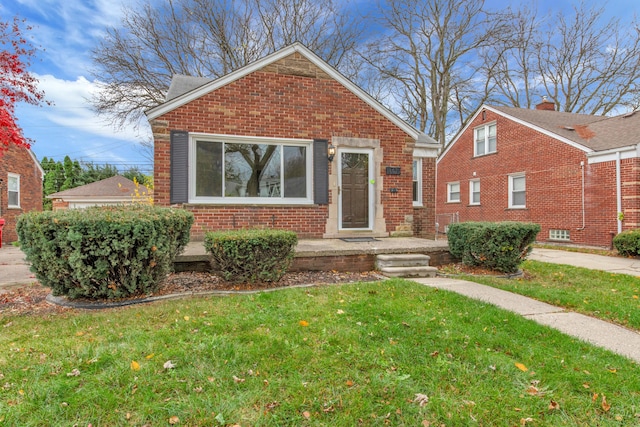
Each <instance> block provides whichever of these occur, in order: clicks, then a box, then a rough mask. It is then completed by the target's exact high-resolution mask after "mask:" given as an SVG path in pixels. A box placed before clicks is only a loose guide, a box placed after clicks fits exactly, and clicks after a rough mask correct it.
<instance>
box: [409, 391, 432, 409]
mask: <svg viewBox="0 0 640 427" xmlns="http://www.w3.org/2000/svg"><path fill="white" fill-rule="evenodd" d="M413 401H414V402H415V403H417V404H419V405H420V406H424V405H426V404H427V403H429V396H427V395H426V394H422V393H416V397H415V399H413Z"/></svg>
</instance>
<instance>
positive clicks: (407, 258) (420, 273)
mask: <svg viewBox="0 0 640 427" xmlns="http://www.w3.org/2000/svg"><path fill="white" fill-rule="evenodd" d="M430 259H431V257H430V256H429V255H423V254H381V255H377V256H376V267H377V268H378V270H380V272H381V273H382V274H383V275H385V276H387V277H405V278H411V277H436V273H437V272H438V269H437V268H436V267H430V266H429V260H430Z"/></svg>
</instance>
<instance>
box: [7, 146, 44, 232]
mask: <svg viewBox="0 0 640 427" xmlns="http://www.w3.org/2000/svg"><path fill="white" fill-rule="evenodd" d="M9 173H12V174H16V175H20V208H9V201H8V198H9V194H8V188H7V182H8V174H9ZM0 179H2V183H1V184H0V218H4V220H5V225H4V229H3V232H2V241H3V243H10V242H14V241H16V240H18V235H17V234H16V220H17V218H18V217H19V216H20V215H21V214H23V213H25V212H29V211H32V210H36V211H41V210H42V174H41V172H40V169H39V168H38V165H37V163H36V162H35V161H34V159H33V158H32V157H31V154H30V153H29V151H28V150H27V149H25V148H22V147H16V146H13V145H10V146H9V147H8V148H7V149H6V150H4V151H0Z"/></svg>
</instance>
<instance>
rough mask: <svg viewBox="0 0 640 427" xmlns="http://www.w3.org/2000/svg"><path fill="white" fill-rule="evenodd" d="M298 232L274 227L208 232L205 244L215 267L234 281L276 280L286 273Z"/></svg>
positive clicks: (220, 274)
mask: <svg viewBox="0 0 640 427" xmlns="http://www.w3.org/2000/svg"><path fill="white" fill-rule="evenodd" d="M297 243H298V236H297V235H296V233H294V232H292V231H287V230H274V229H243V230H234V231H218V232H209V233H206V235H205V238H204V247H205V249H206V250H207V252H210V253H211V255H212V263H213V265H214V270H215V271H216V273H217V274H218V275H219V276H221V277H222V278H223V279H224V280H226V281H228V282H231V283H256V282H277V281H278V280H280V279H281V278H282V276H283V275H284V274H285V273H286V272H287V270H288V268H289V266H290V265H291V262H292V261H293V255H294V250H295V246H296V244H297Z"/></svg>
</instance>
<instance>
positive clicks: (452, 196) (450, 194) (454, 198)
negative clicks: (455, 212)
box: [447, 182, 460, 203]
mask: <svg viewBox="0 0 640 427" xmlns="http://www.w3.org/2000/svg"><path fill="white" fill-rule="evenodd" d="M447 202H448V203H459V202H460V183H459V182H450V183H448V184H447Z"/></svg>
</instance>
